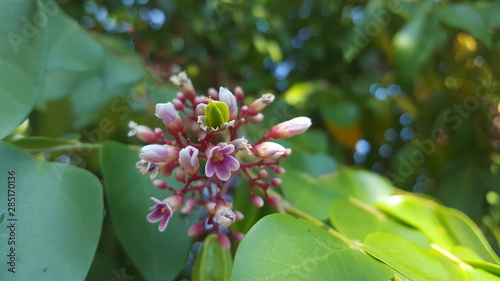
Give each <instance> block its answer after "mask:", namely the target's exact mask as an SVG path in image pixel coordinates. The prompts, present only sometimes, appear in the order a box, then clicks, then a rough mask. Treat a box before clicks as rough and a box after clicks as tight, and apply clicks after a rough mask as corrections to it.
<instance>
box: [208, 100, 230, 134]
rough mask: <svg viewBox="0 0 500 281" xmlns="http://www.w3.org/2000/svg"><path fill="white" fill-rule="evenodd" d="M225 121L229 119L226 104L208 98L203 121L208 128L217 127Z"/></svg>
mask: <svg viewBox="0 0 500 281" xmlns="http://www.w3.org/2000/svg"><path fill="white" fill-rule="evenodd" d="M227 121H229V108H228V106H227V104H225V103H223V102H221V101H214V100H212V99H208V105H207V107H205V122H206V123H207V126H208V127H210V128H219V127H220V126H221V125H222V124H224V123H226V122H227Z"/></svg>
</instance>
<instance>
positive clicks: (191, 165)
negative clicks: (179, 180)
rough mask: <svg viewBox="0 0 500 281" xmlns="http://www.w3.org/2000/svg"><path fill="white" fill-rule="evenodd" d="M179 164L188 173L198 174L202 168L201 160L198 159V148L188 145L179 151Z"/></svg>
mask: <svg viewBox="0 0 500 281" xmlns="http://www.w3.org/2000/svg"><path fill="white" fill-rule="evenodd" d="M179 165H181V167H182V169H183V170H184V172H186V174H188V175H190V176H192V175H196V173H198V171H199V170H200V162H199V160H198V149H196V148H194V147H192V146H190V145H188V146H187V147H185V148H183V149H182V150H181V151H180V152H179Z"/></svg>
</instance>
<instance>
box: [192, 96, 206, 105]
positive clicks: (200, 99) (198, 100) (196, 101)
mask: <svg viewBox="0 0 500 281" xmlns="http://www.w3.org/2000/svg"><path fill="white" fill-rule="evenodd" d="M206 101H207V98H206V97H204V96H197V97H196V98H195V99H194V104H195V105H198V104H200V103H205V102H206Z"/></svg>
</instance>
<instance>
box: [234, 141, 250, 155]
mask: <svg viewBox="0 0 500 281" xmlns="http://www.w3.org/2000/svg"><path fill="white" fill-rule="evenodd" d="M233 145H234V147H235V148H236V149H237V150H241V151H245V152H246V153H248V154H252V151H250V149H252V145H250V144H248V140H247V139H245V137H241V138H239V139H235V140H233Z"/></svg>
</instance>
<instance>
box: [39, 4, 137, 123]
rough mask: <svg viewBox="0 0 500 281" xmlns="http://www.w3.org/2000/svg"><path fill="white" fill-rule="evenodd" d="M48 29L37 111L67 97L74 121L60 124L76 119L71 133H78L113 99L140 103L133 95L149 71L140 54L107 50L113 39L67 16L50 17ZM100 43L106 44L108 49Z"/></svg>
mask: <svg viewBox="0 0 500 281" xmlns="http://www.w3.org/2000/svg"><path fill="white" fill-rule="evenodd" d="M48 27H49V31H50V32H49V36H48V37H49V46H48V47H49V54H48V58H47V67H46V69H47V76H46V79H45V83H44V87H43V92H42V95H41V99H40V100H39V102H38V104H37V108H38V109H40V110H44V109H45V108H46V107H47V104H48V103H50V102H53V101H55V100H60V99H62V98H63V97H66V96H69V98H70V101H71V109H72V112H71V114H72V115H71V116H60V117H59V118H70V117H75V122H74V123H73V129H79V128H83V127H85V126H87V125H88V124H89V123H91V122H93V121H95V119H96V118H97V117H98V116H99V114H100V112H101V111H102V108H103V107H104V106H105V105H107V104H109V103H110V102H111V101H112V100H113V99H114V98H116V97H118V96H122V97H123V98H124V99H128V100H129V101H130V102H132V101H133V100H134V99H137V97H135V96H133V95H131V94H130V93H131V92H132V88H133V87H134V85H135V84H136V83H137V82H138V81H139V80H140V79H141V78H142V77H144V75H145V70H144V68H143V66H142V63H141V60H140V58H139V57H138V56H137V55H136V54H133V52H132V51H129V52H123V50H121V49H120V50H119V51H116V49H117V48H114V49H109V48H110V46H113V44H111V43H110V41H112V39H110V38H106V39H105V40H102V39H101V38H100V37H98V36H96V35H95V34H94V33H91V32H88V31H87V30H84V29H83V28H82V27H80V25H79V24H78V22H76V21H75V20H74V19H73V18H71V17H69V16H68V15H66V14H65V13H63V12H58V13H57V14H55V15H53V16H52V17H50V18H49V21H48ZM100 42H106V43H105V45H106V47H104V46H103V45H101V44H100ZM118 42H120V41H118ZM115 44H116V43H115ZM120 44H123V43H120ZM113 109H114V108H113ZM43 113H44V114H57V112H43Z"/></svg>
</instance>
